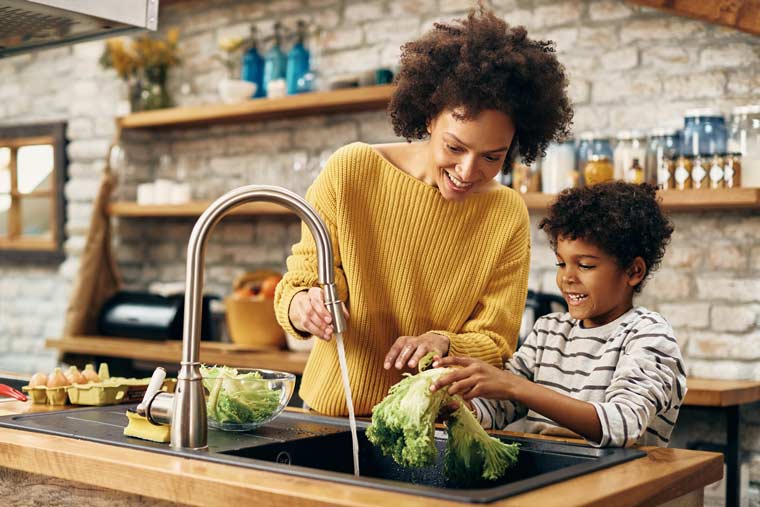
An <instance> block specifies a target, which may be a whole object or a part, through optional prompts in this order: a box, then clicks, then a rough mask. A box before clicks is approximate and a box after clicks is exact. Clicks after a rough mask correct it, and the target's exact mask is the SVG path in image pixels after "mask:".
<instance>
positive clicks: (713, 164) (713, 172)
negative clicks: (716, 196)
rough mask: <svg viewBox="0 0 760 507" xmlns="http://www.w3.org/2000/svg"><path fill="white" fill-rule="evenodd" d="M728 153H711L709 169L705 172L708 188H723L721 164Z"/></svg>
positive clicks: (722, 164)
mask: <svg viewBox="0 0 760 507" xmlns="http://www.w3.org/2000/svg"><path fill="white" fill-rule="evenodd" d="M727 157H728V155H726V154H725V153H721V154H717V155H713V157H712V160H711V161H710V170H709V171H708V172H707V179H708V180H709V181H710V188H712V189H715V188H723V186H724V184H725V181H724V180H723V166H724V164H725V161H726V158H727Z"/></svg>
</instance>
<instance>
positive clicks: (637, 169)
mask: <svg viewBox="0 0 760 507" xmlns="http://www.w3.org/2000/svg"><path fill="white" fill-rule="evenodd" d="M625 181H627V182H628V183H635V184H637V185H638V184H640V183H644V168H643V167H641V164H640V163H639V159H638V158H634V159H633V162H631V167H629V168H628V169H626V171H625Z"/></svg>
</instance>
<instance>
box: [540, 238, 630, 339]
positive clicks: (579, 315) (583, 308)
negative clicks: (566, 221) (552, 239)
mask: <svg viewBox="0 0 760 507" xmlns="http://www.w3.org/2000/svg"><path fill="white" fill-rule="evenodd" d="M555 253H556V256H557V287H559V289H560V290H561V291H562V295H563V296H564V298H565V301H566V302H567V306H568V309H569V310H570V315H571V316H572V317H573V318H574V319H578V320H582V321H583V326H584V327H587V328H591V327H597V326H601V325H604V324H607V323H609V322H612V321H613V320H615V319H616V318H618V317H620V316H621V315H623V314H624V313H625V312H627V311H628V310H629V309H630V308H631V307H632V306H633V288H634V287H635V286H636V285H637V284H638V283H639V282H641V280H642V278H643V275H642V274H641V272H642V271H644V270H642V269H640V268H641V266H640V265H638V262H639V259H640V258H638V259H637V261H635V262H634V266H632V268H631V269H628V270H625V269H623V268H621V267H620V266H619V265H618V263H617V261H616V260H615V258H614V257H612V256H610V255H609V254H607V253H606V252H604V251H603V250H601V249H600V248H599V247H597V246H595V245H593V244H591V243H588V242H586V241H584V240H582V239H575V240H572V239H565V238H563V237H562V236H560V237H559V238H558V239H557V250H556V252H555ZM641 262H642V263H643V261H641ZM636 266H638V268H637V267H636Z"/></svg>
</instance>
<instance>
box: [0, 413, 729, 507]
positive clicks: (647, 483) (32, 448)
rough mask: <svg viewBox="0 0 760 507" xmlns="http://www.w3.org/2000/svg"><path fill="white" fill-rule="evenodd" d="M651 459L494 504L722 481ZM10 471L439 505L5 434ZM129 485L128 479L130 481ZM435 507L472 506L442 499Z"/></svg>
mask: <svg viewBox="0 0 760 507" xmlns="http://www.w3.org/2000/svg"><path fill="white" fill-rule="evenodd" d="M50 409H51V408H50V407H44V406H33V405H31V404H30V403H28V402H27V403H21V402H6V403H3V404H0V410H2V411H3V412H4V413H24V412H30V411H38V410H50ZM643 450H644V451H646V452H647V456H646V457H644V458H641V459H637V460H634V461H631V462H628V463H624V464H622V465H619V466H616V467H613V468H609V469H606V470H601V471H598V472H595V473H591V474H586V475H583V476H581V477H577V478H574V479H571V480H568V481H565V482H562V483H559V484H554V485H551V486H547V487H545V488H542V489H539V490H535V491H532V492H528V493H525V494H522V495H519V496H515V497H512V498H508V499H505V500H502V501H498V502H494V503H492V504H490V505H493V506H494V507H515V506H518V505H523V506H524V505H541V506H551V505H558V506H559V505H561V506H563V507H571V506H609V505H615V506H618V507H626V506H634V505H647V506H648V505H658V504H660V503H663V502H665V501H668V500H670V499H673V498H677V497H679V496H682V495H684V494H687V493H689V492H692V491H695V490H700V489H701V488H703V487H704V486H706V485H708V484H711V483H713V482H715V481H718V480H720V478H721V477H722V473H723V458H722V455H720V454H717V453H710V452H702V451H687V450H681V449H663V448H649V447H647V448H643ZM0 463H1V464H2V465H0V466H3V467H8V468H12V469H16V470H21V471H24V472H29V473H36V474H42V475H45V476H50V477H56V478H58V479H64V480H70V481H76V482H80V483H85V484H88V485H92V486H97V487H103V488H109V489H114V490H117V491H123V492H127V493H132V494H138V495H144V496H146V497H150V498H158V499H162V500H167V501H172V502H179V503H185V504H189V505H199V506H204V507H212V506H220V507H228V506H229V505H246V504H248V503H250V501H251V499H252V498H255V499H256V504H257V507H266V506H272V507H275V506H276V507H282V506H283V505H293V506H325V507H327V506H357V507H364V506H376V505H380V506H384V505H387V506H393V507H407V506H408V507H422V506H428V505H431V502H432V500H431V499H429V498H426V497H417V496H412V495H406V494H402V493H395V492H389V491H382V490H378V489H372V488H362V487H358V486H349V485H342V484H340V485H339V484H335V483H327V482H324V481H317V480H312V479H305V478H299V477H294V476H289V475H284V474H277V473H273V472H263V471H259V470H251V469H246V468H242V467H236V466H230V465H221V464H216V463H210V462H206V461H197V460H191V459H187V458H177V457H173V456H166V455H161V454H156V453H151V452H147V451H139V450H134V449H126V448H122V447H115V446H109V445H103V444H97V443H93V442H85V441H79V440H75V439H71V438H64V437H57V436H52V435H44V434H40V433H32V432H26V431H20V430H12V429H8V428H0ZM126 478H128V479H126ZM435 504H436V505H440V506H448V507H453V506H455V505H469V504H461V503H457V502H450V501H442V500H435Z"/></svg>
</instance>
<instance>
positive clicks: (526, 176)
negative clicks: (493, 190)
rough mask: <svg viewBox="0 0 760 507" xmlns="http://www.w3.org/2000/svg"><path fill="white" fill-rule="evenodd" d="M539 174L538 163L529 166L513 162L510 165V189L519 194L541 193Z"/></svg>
mask: <svg viewBox="0 0 760 507" xmlns="http://www.w3.org/2000/svg"><path fill="white" fill-rule="evenodd" d="M540 187H541V174H540V172H539V164H538V161H536V162H534V163H533V164H531V165H528V164H524V163H522V162H521V161H515V163H514V164H513V165H512V188H514V189H515V190H517V191H518V192H520V193H521V194H527V193H533V192H540V191H541V188H540Z"/></svg>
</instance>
